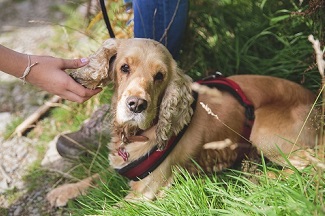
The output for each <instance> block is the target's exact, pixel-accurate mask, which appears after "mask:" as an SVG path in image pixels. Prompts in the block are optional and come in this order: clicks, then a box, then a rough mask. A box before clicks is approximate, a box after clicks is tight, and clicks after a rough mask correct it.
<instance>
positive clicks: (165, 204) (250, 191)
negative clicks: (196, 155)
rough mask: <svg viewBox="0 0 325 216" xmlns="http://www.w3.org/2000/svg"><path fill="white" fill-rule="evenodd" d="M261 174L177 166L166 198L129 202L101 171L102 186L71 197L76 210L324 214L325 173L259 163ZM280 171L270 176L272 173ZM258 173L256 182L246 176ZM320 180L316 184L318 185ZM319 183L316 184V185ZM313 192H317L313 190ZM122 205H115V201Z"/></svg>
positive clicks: (123, 188) (113, 178) (113, 177)
mask: <svg viewBox="0 0 325 216" xmlns="http://www.w3.org/2000/svg"><path fill="white" fill-rule="evenodd" d="M259 169H260V170H261V172H260V173H261V174H260V175H252V174H245V173H243V172H240V171H237V170H228V171H225V172H223V173H220V174H215V175H212V176H204V175H202V176H196V177H193V176H191V175H190V174H189V173H187V172H186V171H185V170H182V169H181V170H177V172H176V171H175V182H174V184H173V186H172V187H171V188H169V189H167V190H166V191H165V192H166V195H165V197H163V198H158V199H157V200H155V201H146V202H138V203H126V202H124V201H123V196H124V195H125V194H126V193H127V190H128V187H127V185H126V181H125V179H123V178H122V177H120V176H118V175H117V174H114V173H109V172H106V173H104V174H103V175H102V181H99V183H98V187H96V188H94V189H91V190H90V193H89V194H88V195H86V196H83V197H80V198H78V199H77V201H74V202H70V203H69V208H68V211H69V213H71V214H72V215H123V216H126V215H130V216H131V215H132V216H134V215H148V216H149V215H173V216H174V215H267V216H269V215H324V214H325V205H324V202H323V201H324V198H325V193H324V192H325V191H324V186H325V181H324V180H325V174H324V172H320V173H317V172H316V171H315V170H314V169H313V168H312V167H309V168H307V169H305V170H304V171H303V172H298V171H295V172H294V173H293V174H291V175H289V176H287V177H285V176H284V175H282V176H281V173H282V172H281V170H278V169H276V168H272V167H271V166H266V165H265V164H264V165H260V166H259ZM271 171H272V172H273V173H276V175H277V176H280V177H278V178H276V179H271V178H269V177H267V173H268V172H271ZM247 176H250V178H254V179H255V182H256V181H257V182H258V183H257V184H256V183H253V182H252V181H250V180H248V178H247ZM315 183H317V184H315ZM315 185H317V188H315ZM315 191H318V192H317V193H315ZM121 203H122V207H119V208H118V207H116V205H117V204H119V205H121Z"/></svg>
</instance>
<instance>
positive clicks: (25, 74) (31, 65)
mask: <svg viewBox="0 0 325 216" xmlns="http://www.w3.org/2000/svg"><path fill="white" fill-rule="evenodd" d="M27 57H28V65H27V67H26V69H25V71H24V73H23V75H22V76H21V77H19V79H21V80H22V81H23V82H24V84H25V83H26V76H27V75H28V74H29V72H30V70H31V69H32V67H33V66H35V65H37V64H38V62H35V63H34V64H31V60H30V56H29V55H27Z"/></svg>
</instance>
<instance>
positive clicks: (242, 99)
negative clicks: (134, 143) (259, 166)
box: [116, 75, 255, 181]
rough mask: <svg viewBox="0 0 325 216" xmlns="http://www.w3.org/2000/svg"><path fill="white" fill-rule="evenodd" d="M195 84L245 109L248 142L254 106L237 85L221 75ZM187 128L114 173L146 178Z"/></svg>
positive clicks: (139, 178) (120, 150)
mask: <svg viewBox="0 0 325 216" xmlns="http://www.w3.org/2000/svg"><path fill="white" fill-rule="evenodd" d="M197 83H199V84H202V85H207V86H209V87H216V88H218V89H223V90H226V91H228V92H230V93H231V94H232V95H233V96H234V97H235V98H236V99H237V100H238V101H239V103H240V104H241V105H242V106H243V107H244V108H245V116H246V122H245V125H244V131H243V136H244V137H245V138H246V139H247V140H248V139H249V137H250V133H251V128H252V125H253V123H254V119H255V116H254V106H253V104H252V103H251V102H250V101H249V100H248V99H247V97H246V96H245V94H244V92H243V91H242V89H241V88H240V87H239V85H238V84H237V83H236V82H234V81H232V80H230V79H227V78H225V77H223V76H221V75H217V76H215V75H214V76H212V77H208V78H205V79H203V80H200V81H197ZM193 97H194V99H195V100H194V102H193V104H192V108H193V110H195V105H196V101H197V97H198V95H197V93H196V92H193ZM187 127H188V125H186V126H185V127H184V128H183V129H182V130H181V132H180V133H179V134H178V135H177V136H174V137H172V138H171V139H170V140H169V141H168V144H167V146H166V148H165V149H164V150H162V151H160V150H158V148H157V146H155V147H154V148H152V149H151V150H150V151H149V152H148V153H147V154H145V155H144V156H142V157H140V158H139V159H137V160H135V161H133V162H131V163H130V164H128V165H126V166H125V167H123V168H121V169H116V171H117V172H118V173H119V174H120V175H123V176H125V177H127V178H128V179H130V180H133V181H138V180H141V179H143V178H145V177H147V176H148V175H149V174H150V173H151V172H153V171H154V170H155V169H156V168H157V167H158V166H159V165H160V164H161V163H162V162H163V161H164V160H165V158H166V157H167V156H168V155H169V153H170V152H171V151H172V150H173V149H174V148H175V146H176V144H177V143H178V141H179V140H180V139H181V138H182V136H183V134H184V133H185V131H186V129H187ZM118 155H119V156H121V157H122V158H123V160H124V161H126V160H127V159H128V157H129V155H128V152H126V151H125V150H124V149H123V148H120V149H119V150H118Z"/></svg>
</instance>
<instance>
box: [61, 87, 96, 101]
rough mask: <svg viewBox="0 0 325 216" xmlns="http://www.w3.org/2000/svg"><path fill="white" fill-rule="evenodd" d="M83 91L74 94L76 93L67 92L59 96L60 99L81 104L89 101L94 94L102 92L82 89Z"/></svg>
mask: <svg viewBox="0 0 325 216" xmlns="http://www.w3.org/2000/svg"><path fill="white" fill-rule="evenodd" d="M84 90H85V91H84V92H76V91H69V90H67V91H65V92H64V93H63V94H61V95H60V97H62V98H63V99H66V100H69V101H73V102H77V103H83V102H85V101H87V100H88V99H90V98H91V97H92V96H94V95H95V94H97V93H99V92H101V91H102V89H101V88H98V89H94V90H90V89H86V88H84Z"/></svg>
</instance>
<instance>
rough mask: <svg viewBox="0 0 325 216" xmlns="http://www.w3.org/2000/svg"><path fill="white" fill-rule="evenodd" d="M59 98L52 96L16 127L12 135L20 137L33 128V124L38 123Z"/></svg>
mask: <svg viewBox="0 0 325 216" xmlns="http://www.w3.org/2000/svg"><path fill="white" fill-rule="evenodd" d="M60 99H61V98H60V97H59V96H53V97H52V98H51V99H50V100H49V101H47V102H46V103H45V104H44V105H42V106H41V107H39V108H38V109H37V110H36V111H35V112H34V113H33V114H32V115H30V116H29V117H28V118H27V119H25V121H23V122H22V123H21V124H20V125H18V126H17V127H16V129H15V132H14V134H16V135H18V136H22V135H23V134H24V133H25V132H26V130H28V129H30V128H32V127H34V126H33V124H34V123H35V122H36V121H38V120H39V119H40V118H41V117H42V116H43V115H44V114H45V113H46V112H47V111H48V110H49V109H50V108H51V107H53V104H57V103H58V102H59V100H60Z"/></svg>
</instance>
